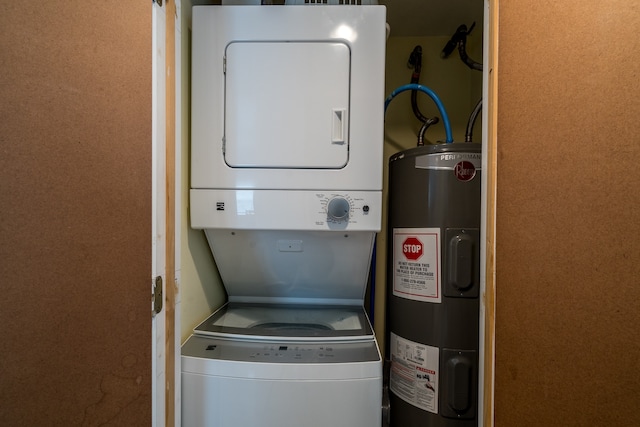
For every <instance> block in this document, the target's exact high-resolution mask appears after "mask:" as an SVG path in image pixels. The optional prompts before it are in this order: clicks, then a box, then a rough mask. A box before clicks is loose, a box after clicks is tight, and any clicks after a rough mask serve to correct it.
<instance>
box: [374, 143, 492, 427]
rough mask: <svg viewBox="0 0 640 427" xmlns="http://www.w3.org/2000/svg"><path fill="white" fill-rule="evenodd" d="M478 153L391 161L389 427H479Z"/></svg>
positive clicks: (429, 151)
mask: <svg viewBox="0 0 640 427" xmlns="http://www.w3.org/2000/svg"><path fill="white" fill-rule="evenodd" d="M481 164H482V158H481V146H480V144H473V143H453V144H440V145H431V146H423V147H417V148H412V149H409V150H405V151H402V152H400V153H397V154H395V155H394V156H392V157H391V159H390V161H389V231H388V232H389V236H388V242H389V243H388V244H389V247H388V268H387V271H388V273H387V274H388V277H387V284H388V294H387V337H386V343H387V348H386V355H387V358H388V359H389V361H390V364H389V365H390V400H391V404H390V408H391V410H390V414H391V426H392V427H413V426H416V427H417V426H420V427H423V426H430V427H449V426H460V427H470V426H474V427H475V426H477V412H478V411H477V407H478V392H477V389H478V332H479V326H478V325H479V288H480V274H479V271H480V181H481V178H480V169H481Z"/></svg>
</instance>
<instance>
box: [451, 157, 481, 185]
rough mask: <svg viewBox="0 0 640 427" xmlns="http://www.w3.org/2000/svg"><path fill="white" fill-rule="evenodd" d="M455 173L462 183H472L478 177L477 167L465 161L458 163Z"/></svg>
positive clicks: (454, 169)
mask: <svg viewBox="0 0 640 427" xmlns="http://www.w3.org/2000/svg"><path fill="white" fill-rule="evenodd" d="M453 173H454V174H455V175H456V178H458V179H459V180H460V181H471V180H472V179H473V177H475V176H476V167H475V166H474V165H473V163H471V162H468V161H466V160H463V161H461V162H458V163H456V165H455V166H454V168H453Z"/></svg>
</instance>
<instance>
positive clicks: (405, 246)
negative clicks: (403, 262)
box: [402, 237, 422, 261]
mask: <svg viewBox="0 0 640 427" xmlns="http://www.w3.org/2000/svg"><path fill="white" fill-rule="evenodd" d="M402 254H403V255H404V256H405V258H407V259H408V260H410V261H415V260H417V259H418V258H420V257H421V256H422V242H421V241H420V240H418V239H417V238H415V237H407V238H406V239H405V241H404V242H403V243H402Z"/></svg>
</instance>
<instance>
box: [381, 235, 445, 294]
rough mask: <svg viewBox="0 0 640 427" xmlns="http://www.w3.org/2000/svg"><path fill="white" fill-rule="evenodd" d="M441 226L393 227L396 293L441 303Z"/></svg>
mask: <svg viewBox="0 0 640 427" xmlns="http://www.w3.org/2000/svg"><path fill="white" fill-rule="evenodd" d="M440 283H441V273H440V229H439V228H394V229H393V295H394V296H397V297H401V298H407V299H412V300H416V301H424V302H434V303H439V302H442V292H441V290H440V289H441V286H440Z"/></svg>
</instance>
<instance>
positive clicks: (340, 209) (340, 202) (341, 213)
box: [327, 197, 351, 221]
mask: <svg viewBox="0 0 640 427" xmlns="http://www.w3.org/2000/svg"><path fill="white" fill-rule="evenodd" d="M349 210H351V206H350V205H349V202H348V201H347V200H346V199H344V198H342V197H335V198H333V199H331V200H329V204H328V205H327V216H328V217H329V219H332V220H334V221H345V220H347V219H348V218H349Z"/></svg>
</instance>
